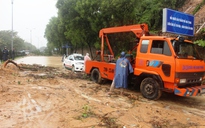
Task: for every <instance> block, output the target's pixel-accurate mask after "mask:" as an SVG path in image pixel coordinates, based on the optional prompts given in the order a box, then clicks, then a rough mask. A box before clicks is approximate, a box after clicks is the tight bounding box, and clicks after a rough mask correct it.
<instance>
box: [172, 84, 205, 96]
mask: <svg viewBox="0 0 205 128" xmlns="http://www.w3.org/2000/svg"><path fill="white" fill-rule="evenodd" d="M174 94H175V95H179V96H198V95H201V94H205V85H201V86H194V87H187V88H175V89H174Z"/></svg>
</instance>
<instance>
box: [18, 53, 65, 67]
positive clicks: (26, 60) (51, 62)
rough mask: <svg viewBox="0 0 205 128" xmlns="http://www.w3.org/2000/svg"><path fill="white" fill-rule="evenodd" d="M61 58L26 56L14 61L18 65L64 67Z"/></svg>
mask: <svg viewBox="0 0 205 128" xmlns="http://www.w3.org/2000/svg"><path fill="white" fill-rule="evenodd" d="M61 59H62V57H61V56H25V57H22V58H17V59H15V60H14V61H15V62H16V63H17V64H21V63H22V64H38V65H42V66H52V67H62V61H61Z"/></svg>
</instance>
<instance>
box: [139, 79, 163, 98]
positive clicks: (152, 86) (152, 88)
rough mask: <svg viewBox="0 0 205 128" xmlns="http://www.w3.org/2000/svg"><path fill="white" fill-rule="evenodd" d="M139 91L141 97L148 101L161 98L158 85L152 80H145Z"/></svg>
mask: <svg viewBox="0 0 205 128" xmlns="http://www.w3.org/2000/svg"><path fill="white" fill-rule="evenodd" d="M140 91H141V93H142V95H143V97H145V98H147V99H150V100H157V99H159V98H160V97H161V95H162V91H161V90H160V85H159V83H158V82H157V81H156V80H155V79H153V78H150V77H148V78H145V79H144V80H143V81H142V83H141V85H140Z"/></svg>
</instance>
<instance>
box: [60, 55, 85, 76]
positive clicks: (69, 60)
mask: <svg viewBox="0 0 205 128" xmlns="http://www.w3.org/2000/svg"><path fill="white" fill-rule="evenodd" d="M63 65H64V67H65V68H66V69H69V70H71V71H73V72H81V71H83V70H84V56H83V55H82V54H71V55H69V56H68V57H65V58H64V59H63Z"/></svg>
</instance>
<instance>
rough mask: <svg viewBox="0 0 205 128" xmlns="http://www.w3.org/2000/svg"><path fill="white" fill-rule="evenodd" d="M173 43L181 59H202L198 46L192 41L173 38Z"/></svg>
mask: <svg viewBox="0 0 205 128" xmlns="http://www.w3.org/2000/svg"><path fill="white" fill-rule="evenodd" d="M172 45H173V47H174V51H175V53H176V55H177V58H179V59H202V57H200V55H199V53H198V51H197V50H196V46H195V45H194V44H192V43H189V42H185V41H180V42H179V41H177V40H172Z"/></svg>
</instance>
